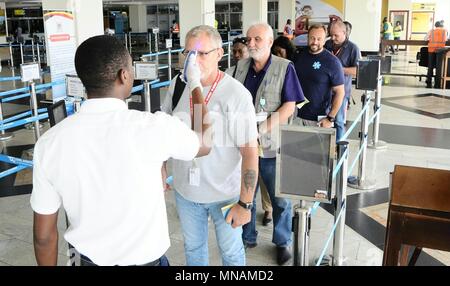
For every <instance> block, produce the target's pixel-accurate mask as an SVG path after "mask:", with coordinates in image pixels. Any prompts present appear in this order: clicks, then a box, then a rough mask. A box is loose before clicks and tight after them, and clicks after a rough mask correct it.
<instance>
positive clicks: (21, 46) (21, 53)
mask: <svg viewBox="0 0 450 286" xmlns="http://www.w3.org/2000/svg"><path fill="white" fill-rule="evenodd" d="M20 58H21V59H22V64H23V62H24V61H23V44H22V43H20Z"/></svg>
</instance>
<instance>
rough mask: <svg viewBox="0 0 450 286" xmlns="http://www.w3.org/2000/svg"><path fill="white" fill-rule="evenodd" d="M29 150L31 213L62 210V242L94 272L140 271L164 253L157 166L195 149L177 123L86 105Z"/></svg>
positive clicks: (101, 102) (114, 102) (113, 103)
mask: <svg viewBox="0 0 450 286" xmlns="http://www.w3.org/2000/svg"><path fill="white" fill-rule="evenodd" d="M180 142H182V144H180ZM34 150H35V151H34V152H35V153H34V171H33V192H32V195H31V200H30V202H31V206H32V208H33V210H34V211H35V212H36V213H39V214H43V215H48V214H53V213H55V212H57V211H58V209H59V207H60V206H61V203H62V204H63V206H64V209H65V210H66V212H67V215H68V217H69V221H70V227H69V228H68V230H67V231H66V233H65V235H64V238H65V239H66V240H67V241H68V242H69V243H71V244H72V245H73V246H74V247H75V248H76V249H77V250H78V251H79V252H80V253H82V254H83V255H85V256H87V257H89V258H90V259H91V260H92V261H93V262H94V263H96V264H98V265H134V264H138V265H139V264H145V263H148V262H151V261H154V260H156V259H158V258H159V257H161V256H162V255H163V254H164V253H165V252H166V251H167V249H168V248H169V246H170V240H169V232H168V226H167V215H166V208H165V201H164V191H163V185H162V180H161V166H162V163H163V162H164V161H166V160H167V159H168V158H170V157H172V158H176V159H179V160H192V159H193V158H194V157H195V156H196V154H197V153H198V150H199V140H198V137H197V135H196V134H195V133H194V132H193V131H192V130H190V129H189V127H187V126H186V125H185V124H184V123H182V122H181V121H180V120H179V119H177V118H175V117H171V116H169V115H167V114H164V113H162V112H158V113H156V114H151V113H144V112H140V111H135V110H128V109H127V107H126V105H125V103H124V102H123V101H121V100H118V99H113V98H107V99H90V100H88V101H86V102H85V103H84V104H83V105H82V107H81V109H80V112H79V113H78V114H75V115H73V116H70V117H68V118H66V119H64V120H63V121H61V122H60V123H58V124H57V125H56V126H54V127H53V128H51V129H50V130H49V131H47V132H46V133H45V134H44V135H43V136H42V137H41V138H40V139H39V140H38V142H37V143H36V146H35V149H34Z"/></svg>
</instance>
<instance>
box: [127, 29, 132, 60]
mask: <svg viewBox="0 0 450 286" xmlns="http://www.w3.org/2000/svg"><path fill="white" fill-rule="evenodd" d="M128 40H129V41H130V43H129V47H130V55H131V53H132V45H131V33H128Z"/></svg>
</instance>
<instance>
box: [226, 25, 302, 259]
mask: <svg viewBox="0 0 450 286" xmlns="http://www.w3.org/2000/svg"><path fill="white" fill-rule="evenodd" d="M272 44H273V30H272V28H271V27H270V26H269V25H268V24H267V23H257V24H254V25H252V26H250V28H249V29H248V31H247V47H248V50H249V53H250V58H248V59H242V60H240V61H239V62H238V63H237V65H236V73H235V78H236V79H237V80H238V81H240V82H241V83H242V84H243V85H244V86H245V87H246V88H247V89H248V90H249V91H250V93H251V94H252V97H253V104H254V105H255V110H256V117H257V121H258V122H259V128H258V133H259V144H260V158H259V171H260V177H261V179H262V180H263V182H264V184H265V185H266V187H267V191H268V193H269V197H270V200H271V202H272V208H273V214H272V215H273V223H274V226H273V239H272V242H273V243H274V244H275V245H276V246H277V262H278V264H279V265H283V264H284V263H286V262H287V261H288V260H289V259H290V258H291V253H290V250H289V247H290V245H291V244H292V237H291V234H292V205H291V202H290V201H289V200H287V199H284V198H276V197H275V160H276V149H277V148H278V142H277V139H276V136H273V135H272V134H277V129H278V127H279V125H280V124H286V123H287V122H288V120H289V118H290V117H291V116H292V115H293V114H294V112H295V109H296V106H295V105H296V103H297V102H303V101H304V100H305V99H304V96H303V91H302V88H301V86H300V82H299V81H298V78H297V76H296V72H295V68H294V65H293V64H292V62H290V61H289V60H286V59H283V58H280V57H277V56H274V55H271V53H270V51H271V47H272ZM255 203H256V201H255V200H253V208H252V219H251V221H250V223H248V224H246V225H244V227H243V234H242V238H243V241H244V245H245V246H246V248H252V247H255V246H256V244H257V242H256V238H257V234H258V232H257V231H256V206H255Z"/></svg>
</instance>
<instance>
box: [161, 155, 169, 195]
mask: <svg viewBox="0 0 450 286" xmlns="http://www.w3.org/2000/svg"><path fill="white" fill-rule="evenodd" d="M161 178H162V184H163V188H164V191H165V192H167V191H170V185H169V184H167V170H166V162H164V163H163V166H162V167H161Z"/></svg>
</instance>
